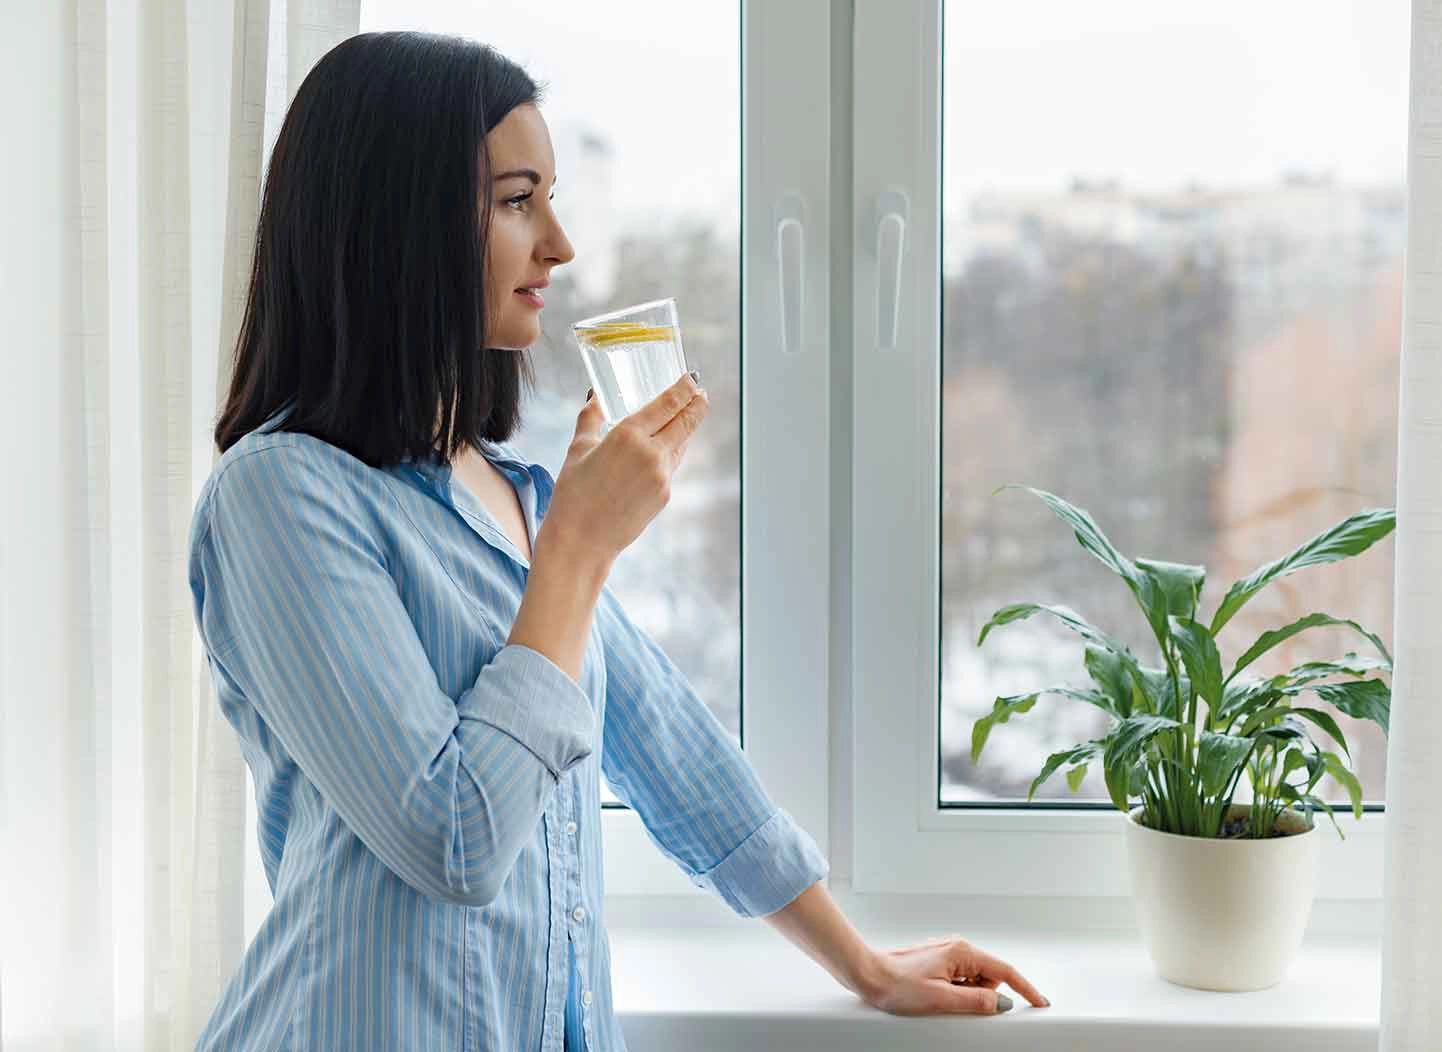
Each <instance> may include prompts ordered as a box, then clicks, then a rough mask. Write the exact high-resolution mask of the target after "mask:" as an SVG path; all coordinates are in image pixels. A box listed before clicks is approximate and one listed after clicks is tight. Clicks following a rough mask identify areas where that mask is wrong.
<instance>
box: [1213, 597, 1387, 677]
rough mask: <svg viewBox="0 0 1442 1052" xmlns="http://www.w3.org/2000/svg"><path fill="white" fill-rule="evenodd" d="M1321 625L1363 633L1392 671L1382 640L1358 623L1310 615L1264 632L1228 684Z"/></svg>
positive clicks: (1240, 661) (1327, 616)
mask: <svg viewBox="0 0 1442 1052" xmlns="http://www.w3.org/2000/svg"><path fill="white" fill-rule="evenodd" d="M1319 625H1347V626H1350V627H1351V628H1355V629H1356V630H1357V631H1358V632H1360V633H1362V635H1364V636H1366V637H1367V638H1368V639H1369V640H1371V642H1372V645H1373V646H1375V647H1376V648H1377V649H1378V650H1379V651H1381V653H1382V656H1383V657H1385V658H1386V659H1387V666H1386V667H1387V668H1388V669H1391V667H1392V655H1391V654H1389V653H1387V648H1386V647H1384V646H1383V645H1382V640H1380V639H1378V638H1377V637H1376V636H1374V635H1373V634H1372V633H1371V632H1368V631H1367V630H1366V629H1365V628H1363V627H1362V626H1361V625H1359V624H1357V622H1356V621H1349V620H1347V619H1346V618H1341V617H1333V616H1332V615H1331V614H1308V615H1307V616H1306V617H1303V618H1299V619H1298V620H1296V621H1293V622H1292V623H1291V624H1290V625H1287V626H1286V627H1285V628H1278V629H1275V630H1273V631H1271V632H1263V633H1262V634H1261V636H1260V637H1258V639H1257V641H1256V642H1255V643H1253V644H1252V645H1251V647H1250V648H1249V649H1248V650H1247V652H1246V653H1245V654H1243V655H1242V656H1241V657H1240V658H1238V659H1237V665H1236V667H1235V668H1233V669H1232V674H1231V675H1230V676H1228V677H1227V682H1229V683H1230V682H1231V680H1232V677H1233V676H1235V675H1236V674H1237V673H1238V672H1240V671H1242V669H1244V668H1246V667H1247V666H1248V665H1250V664H1251V663H1252V662H1253V661H1256V660H1257V658H1259V657H1261V656H1262V655H1263V654H1265V653H1266V652H1267V651H1269V650H1271V649H1272V648H1273V647H1274V646H1276V645H1277V644H1279V643H1283V642H1285V641H1286V640H1288V639H1291V638H1292V637H1293V636H1295V635H1296V634H1297V633H1298V632H1305V631H1306V630H1307V629H1309V628H1316V627H1318V626H1319Z"/></svg>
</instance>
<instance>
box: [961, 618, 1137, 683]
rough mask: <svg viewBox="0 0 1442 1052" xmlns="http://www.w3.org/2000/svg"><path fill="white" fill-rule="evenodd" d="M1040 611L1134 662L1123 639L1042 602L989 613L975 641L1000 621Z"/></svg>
mask: <svg viewBox="0 0 1442 1052" xmlns="http://www.w3.org/2000/svg"><path fill="white" fill-rule="evenodd" d="M1040 613H1047V614H1051V615H1052V616H1053V617H1055V618H1056V619H1057V620H1058V621H1060V622H1061V623H1062V624H1063V625H1065V626H1066V627H1067V628H1069V629H1071V630H1072V631H1073V632H1075V633H1076V634H1077V635H1079V636H1081V637H1082V638H1083V639H1086V640H1090V641H1091V642H1093V643H1095V644H1097V645H1098V646H1101V647H1104V648H1106V649H1107V650H1110V651H1111V652H1112V653H1113V654H1116V655H1117V656H1118V657H1120V658H1121V659H1122V661H1123V663H1124V664H1126V665H1127V666H1128V667H1130V666H1132V665H1135V664H1136V660H1137V659H1136V658H1135V657H1133V656H1132V652H1131V651H1130V650H1129V649H1127V645H1126V644H1125V643H1123V642H1121V641H1120V640H1116V639H1113V638H1112V637H1111V636H1109V635H1107V634H1106V633H1105V632H1103V631H1102V630H1101V629H1100V628H1096V627H1094V626H1092V625H1090V624H1088V623H1087V622H1086V621H1085V620H1083V619H1082V616H1081V615H1080V614H1078V613H1077V612H1076V611H1075V610H1073V609H1071V607H1068V606H1062V605H1060V604H1057V605H1054V606H1053V605H1047V604H1045V603H1013V604H1012V605H1010V606H1004V607H1002V608H1001V609H1000V610H998V611H997V612H996V613H994V614H992V615H991V620H990V621H988V622H987V623H986V624H985V625H984V626H982V629H981V636H980V637H979V638H978V639H977V641H976V645H977V646H981V645H982V644H983V643H985V642H986V637H987V634H988V633H989V632H991V630H992V629H993V628H997V627H1000V626H1001V625H1009V624H1011V623H1012V622H1014V621H1025V620H1026V619H1027V618H1029V617H1032V616H1034V615H1036V614H1040Z"/></svg>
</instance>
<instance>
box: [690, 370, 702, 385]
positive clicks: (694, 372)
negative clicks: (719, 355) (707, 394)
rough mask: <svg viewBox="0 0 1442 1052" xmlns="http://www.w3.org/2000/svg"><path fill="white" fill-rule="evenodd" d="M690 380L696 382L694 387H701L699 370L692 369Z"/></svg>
mask: <svg viewBox="0 0 1442 1052" xmlns="http://www.w3.org/2000/svg"><path fill="white" fill-rule="evenodd" d="M691 379H693V380H695V381H696V386H697V387H700V386H701V370H700V369H692V370H691Z"/></svg>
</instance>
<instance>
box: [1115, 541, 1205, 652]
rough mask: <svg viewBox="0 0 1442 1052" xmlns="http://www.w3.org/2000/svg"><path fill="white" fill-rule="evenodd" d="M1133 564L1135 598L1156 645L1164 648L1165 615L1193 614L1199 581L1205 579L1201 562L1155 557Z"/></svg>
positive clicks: (1186, 616) (1199, 586)
mask: <svg viewBox="0 0 1442 1052" xmlns="http://www.w3.org/2000/svg"><path fill="white" fill-rule="evenodd" d="M1133 565H1134V566H1135V567H1136V570H1137V573H1136V576H1135V578H1134V581H1135V587H1134V588H1133V589H1132V591H1133V592H1134V593H1135V594H1136V597H1137V601H1138V602H1139V603H1140V604H1141V607H1142V613H1143V614H1145V615H1146V619H1147V623H1148V624H1150V625H1151V626H1152V634H1153V635H1155V636H1156V637H1157V646H1159V647H1161V648H1162V649H1163V650H1165V649H1166V639H1167V632H1168V622H1167V619H1168V618H1169V617H1180V618H1183V619H1188V620H1189V619H1191V618H1192V617H1195V616H1196V612H1197V601H1198V600H1199V599H1200V598H1201V594H1202V584H1203V582H1204V581H1206V579H1207V568H1206V567H1205V566H1188V565H1186V564H1185V563H1166V562H1161V561H1159V560H1156V559H1137V560H1136V561H1135V562H1134V563H1133Z"/></svg>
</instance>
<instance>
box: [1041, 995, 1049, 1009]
mask: <svg viewBox="0 0 1442 1052" xmlns="http://www.w3.org/2000/svg"><path fill="white" fill-rule="evenodd" d="M1041 1006H1042V1007H1043V1008H1050V1007H1051V1002H1050V1001H1048V1000H1047V999H1046V998H1045V997H1043V998H1042V999H1041Z"/></svg>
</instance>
